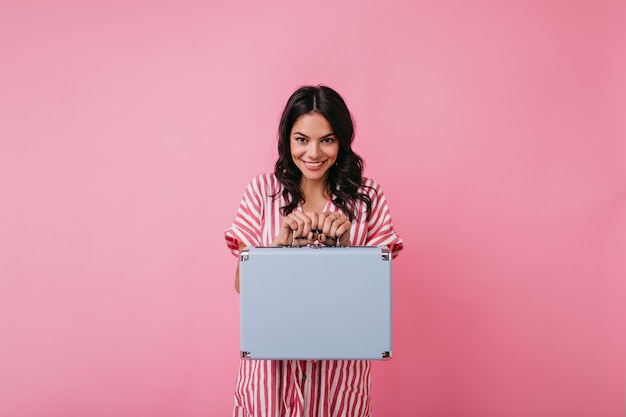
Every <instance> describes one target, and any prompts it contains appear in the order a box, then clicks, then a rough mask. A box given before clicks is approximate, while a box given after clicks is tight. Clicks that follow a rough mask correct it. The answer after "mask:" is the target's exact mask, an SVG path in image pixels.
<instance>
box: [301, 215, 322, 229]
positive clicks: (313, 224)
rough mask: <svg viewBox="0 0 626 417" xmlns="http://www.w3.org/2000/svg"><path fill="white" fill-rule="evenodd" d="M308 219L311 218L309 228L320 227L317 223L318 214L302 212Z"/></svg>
mask: <svg viewBox="0 0 626 417" xmlns="http://www.w3.org/2000/svg"><path fill="white" fill-rule="evenodd" d="M304 214H305V215H306V216H307V217H308V218H309V219H311V230H316V229H321V227H320V224H319V219H320V215H319V214H317V213H315V212H312V211H311V212H307V213H304Z"/></svg>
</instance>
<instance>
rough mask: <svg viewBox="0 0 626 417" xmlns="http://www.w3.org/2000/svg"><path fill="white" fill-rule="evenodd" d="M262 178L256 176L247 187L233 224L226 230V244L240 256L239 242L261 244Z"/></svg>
mask: <svg viewBox="0 0 626 417" xmlns="http://www.w3.org/2000/svg"><path fill="white" fill-rule="evenodd" d="M259 181H260V178H259V177H257V178H254V179H253V180H252V181H251V182H250V183H249V184H248V186H247V187H246V190H245V192H244V194H243V197H242V198H241V202H240V203H239V208H238V209H237V214H236V215H235V219H234V220H233V224H232V225H231V226H230V227H229V228H228V229H226V230H225V231H224V237H225V238H226V245H227V246H228V248H229V249H230V251H231V253H232V254H233V255H235V256H239V244H240V243H242V244H244V245H245V246H261V220H262V218H263V204H262V201H263V199H262V196H261V193H260V191H259V190H260V187H259Z"/></svg>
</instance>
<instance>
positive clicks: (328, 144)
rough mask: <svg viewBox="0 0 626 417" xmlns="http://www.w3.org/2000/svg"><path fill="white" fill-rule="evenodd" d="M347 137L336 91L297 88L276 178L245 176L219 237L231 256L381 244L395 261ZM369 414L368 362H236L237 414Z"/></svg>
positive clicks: (395, 241) (388, 227) (396, 247)
mask: <svg viewBox="0 0 626 417" xmlns="http://www.w3.org/2000/svg"><path fill="white" fill-rule="evenodd" d="M353 139H354V123H353V121H352V117H351V115H350V112H349V110H348V108H347V106H346V104H345V102H344V100H343V99H342V98H341V96H340V95H339V94H338V93H337V92H336V91H334V90H333V89H331V88H329V87H325V86H306V87H302V88H300V89H298V90H296V91H295V92H294V93H293V94H292V96H291V97H290V98H289V100H288V102H287V105H286V106H285V109H284V111H283V114H282V117H281V120H280V126H279V131H278V155H279V157H278V161H276V165H275V167H274V173H273V174H262V175H259V176H257V177H255V178H253V179H252V181H251V182H250V184H249V185H248V187H247V188H246V191H245V193H244V195H243V198H242V200H241V203H240V205H239V210H238V211H237V215H236V216H235V220H234V222H233V224H232V226H231V227H230V228H229V229H228V230H226V232H225V237H226V243H227V245H228V247H229V248H230V250H231V252H232V253H233V254H234V255H236V256H238V255H239V251H240V250H241V249H243V248H244V247H245V246H283V245H292V244H293V243H295V244H296V245H299V246H302V245H306V244H309V243H315V242H316V241H317V242H319V243H321V244H325V245H335V244H336V243H337V240H339V244H340V245H341V246H351V245H355V246H365V245H371V246H376V245H386V246H388V247H389V248H390V250H391V251H392V254H393V257H396V256H397V255H398V253H399V252H400V251H401V250H402V247H403V243H402V240H401V239H400V238H399V237H398V235H397V234H396V232H395V230H394V228H393V224H392V222H391V215H390V212H389V207H388V206H387V200H386V199H385V195H384V194H383V191H382V189H381V187H380V185H378V184H377V183H376V182H375V181H374V180H372V179H368V178H364V177H363V176H362V172H363V160H362V159H361V158H360V157H359V155H357V154H356V153H355V152H354V151H353V150H352V147H351V145H352V141H353ZM235 289H236V290H237V291H239V270H237V272H236V278H235ZM370 415H371V407H370V362H369V361H361V360H359V361H346V360H344V361H292V360H291V361H263V360H242V361H241V364H240V368H239V373H238V377H237V384H236V390H235V408H234V411H233V416H235V417H341V416H343V417H366V416H370Z"/></svg>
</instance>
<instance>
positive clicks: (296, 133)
mask: <svg viewBox="0 0 626 417" xmlns="http://www.w3.org/2000/svg"><path fill="white" fill-rule="evenodd" d="M293 134H294V135H300V136H304V137H305V138H307V139H310V138H309V137H308V136H307V135H305V134H304V133H302V132H293ZM329 136H335V134H334V133H333V132H330V133H328V134H326V135H324V136H322V137H321V139H326V138H327V137H329Z"/></svg>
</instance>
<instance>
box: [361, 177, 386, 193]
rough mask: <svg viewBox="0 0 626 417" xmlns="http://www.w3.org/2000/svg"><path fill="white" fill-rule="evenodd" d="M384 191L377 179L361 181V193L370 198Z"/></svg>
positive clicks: (366, 178)
mask: <svg viewBox="0 0 626 417" xmlns="http://www.w3.org/2000/svg"><path fill="white" fill-rule="evenodd" d="M382 190H383V189H382V187H381V186H380V184H379V183H378V182H377V181H376V180H375V179H373V178H368V177H363V180H362V181H361V190H360V192H362V193H365V194H367V195H369V196H370V197H373V196H375V195H377V194H379V193H380V192H382Z"/></svg>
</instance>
